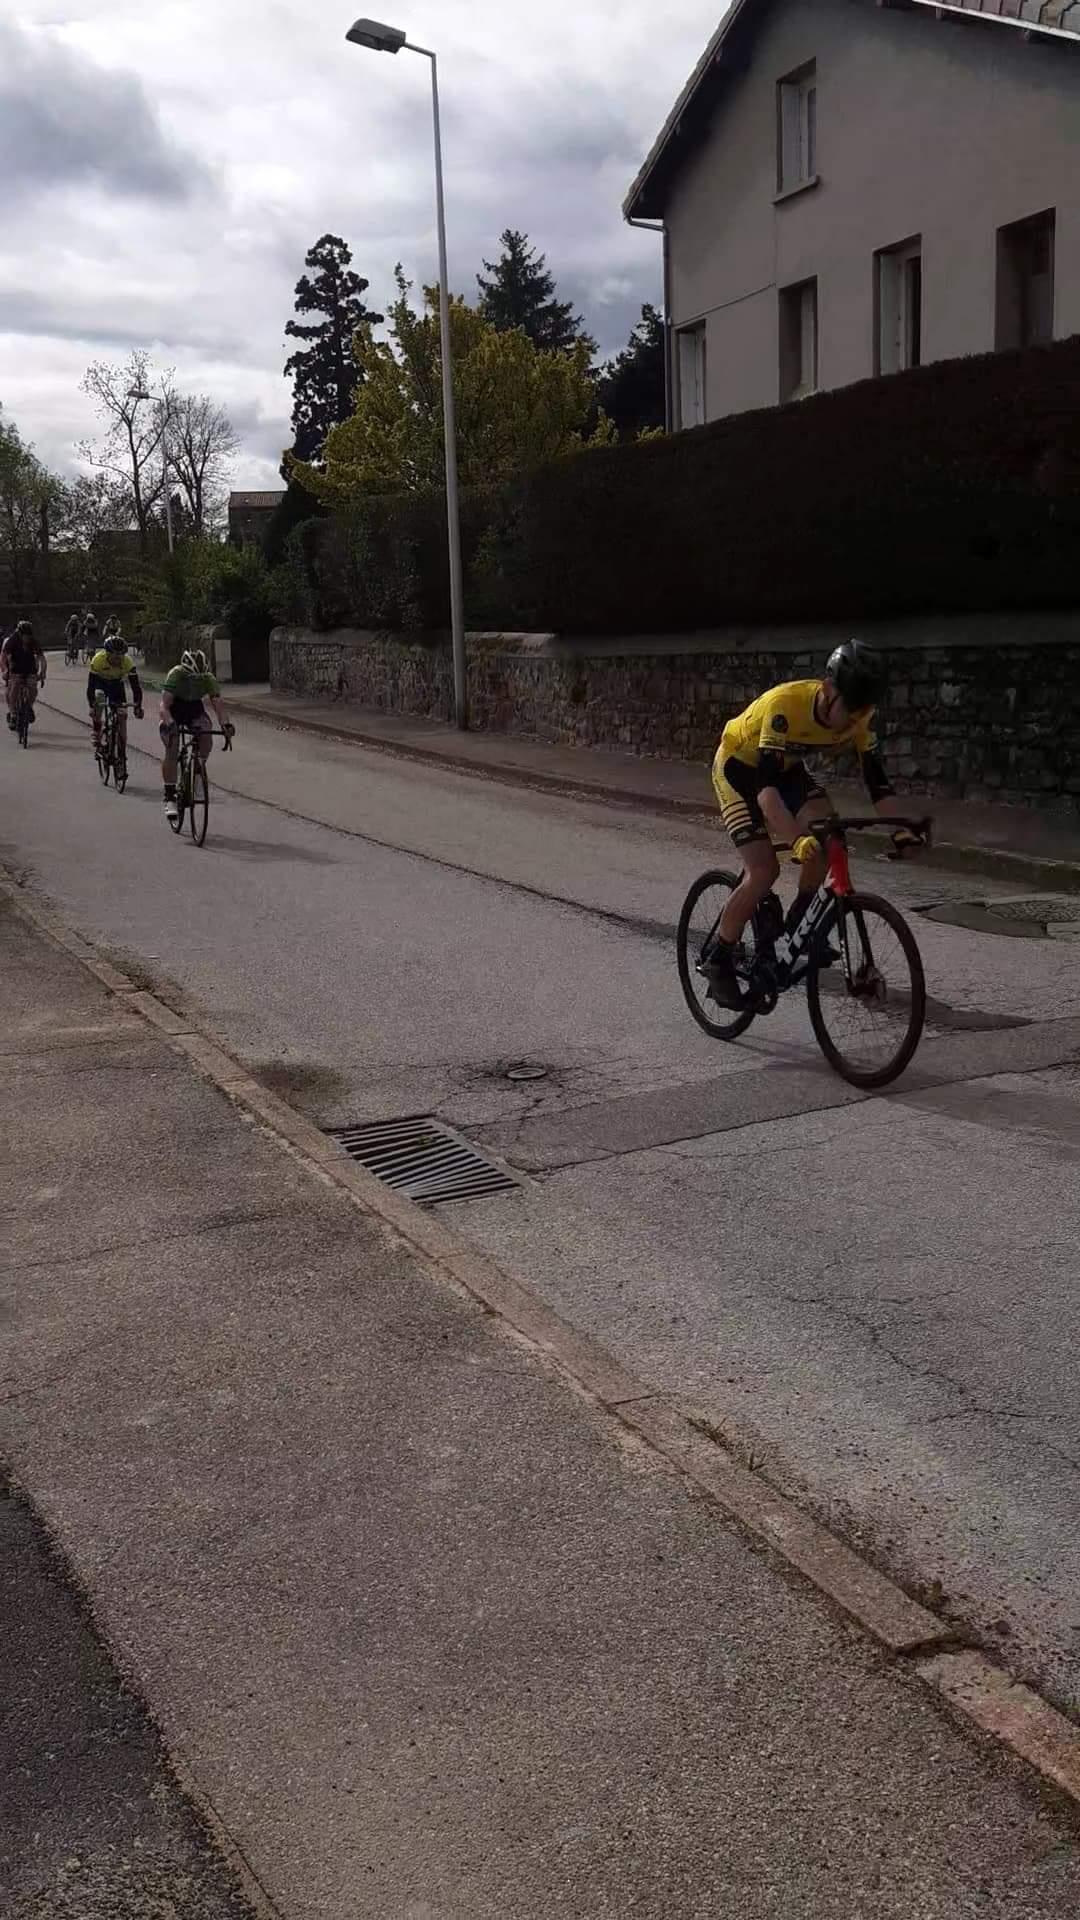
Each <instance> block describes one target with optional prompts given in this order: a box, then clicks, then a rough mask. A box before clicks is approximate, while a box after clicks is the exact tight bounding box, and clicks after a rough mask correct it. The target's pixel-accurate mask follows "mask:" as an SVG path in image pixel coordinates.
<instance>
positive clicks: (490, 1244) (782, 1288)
mask: <svg viewBox="0 0 1080 1920" xmlns="http://www.w3.org/2000/svg"><path fill="white" fill-rule="evenodd" d="M46 700H47V702H48V703H49V705H48V707H47V708H46V709H45V710H43V712H42V715H41V719H40V721H39V724H38V726H37V728H36V730H35V737H34V740H33V745H32V747H31V750H30V752H29V753H27V754H25V755H23V754H18V753H17V752H16V750H15V749H14V748H12V749H11V751H10V752H5V753H0V809H2V811H0V838H2V841H3V843H4V845H3V850H2V857H3V858H4V859H5V860H6V861H7V862H8V863H9V864H11V865H13V866H15V867H17V868H18V869H20V870H21V871H23V872H24V873H25V875H26V877H27V882H28V884H29V885H30V886H32V887H34V888H36V889H39V890H40V891H41V892H42V893H43V894H45V895H47V896H49V897H51V898H52V899H53V900H54V901H55V902H56V903H57V904H58V905H59V906H60V907H61V908H62V909H63V910H64V911H65V913H66V914H67V915H68V916H69V918H70V919H71V920H72V922H73V923H75V924H76V925H78V926H79V927H80V929H82V930H83V931H85V932H88V933H89V934H91V935H92V936H93V937H94V938H95V939H96V940H97V941H98V942H99V943H100V944H101V945H102V946H103V947H104V948H106V949H108V950H109V951H111V952H113V953H116V954H119V955H122V956H123V957H124V959H125V960H127V961H128V962H129V964H130V963H131V962H132V961H134V963H135V964H137V965H138V966H140V967H142V968H143V969H144V970H145V971H146V973H147V975H148V977H149V978H151V979H153V981H154V983H155V984H156V985H158V986H159V987H161V986H162V985H164V986H165V987H166V988H167V990H168V991H169V992H171V993H172V994H174V995H175V996H176V997H177V998H178V999H179V1000H181V1001H182V1002H183V1003H184V1004H186V1005H189V1006H191V1007H192V1008H193V1009H194V1010H196V1011H197V1012H198V1013H199V1015H200V1017H201V1018H202V1019H203V1020H204V1021H205V1022H206V1024H207V1025H208V1026H210V1027H211V1028H213V1029H214V1030H216V1031H217V1032H219V1033H220V1034H221V1035H222V1037H223V1038H224V1039H225V1041H226V1042H227V1043H228V1044H229V1045H230V1046H231V1047H232V1048H233V1049H234V1050H236V1051H237V1052H239V1053H240V1054H242V1055H243V1056H244V1057H245V1059H246V1060H248V1061H249V1062H250V1063H252V1064H253V1065H254V1066H255V1067H256V1068H257V1069H258V1070H259V1072H260V1073H262V1074H263V1075H264V1076H265V1078H266V1079H267V1080H268V1081H269V1082H270V1083H271V1084H273V1085H275V1086H276V1087H278V1088H279V1089H280V1090H284V1091H286V1092H289V1093H291V1095H292V1097H294V1098H295V1099H296V1100H297V1101H298V1103H299V1104H301V1105H303V1106H305V1107H306V1108H307V1110H309V1111H310V1112H312V1113H313V1114H314V1115H315V1116H316V1117H317V1118H318V1119H319V1120H320V1122H321V1123H322V1124H324V1125H334V1124H342V1123H344V1122H346V1121H353V1120H358V1119H367V1118H374V1117H381V1116H389V1115H394V1114H400V1113H409V1112H417V1111H425V1112H431V1111H435V1112H438V1113H440V1114H442V1115H444V1116H445V1117H447V1118H449V1119H451V1120H452V1121H454V1123H455V1124H457V1125H459V1126H462V1127H465V1128H466V1129H468V1131H469V1132H470V1133H471V1134H472V1136H473V1137H475V1138H478V1139H479V1138H483V1139H486V1140H487V1141H488V1142H489V1143H490V1144H492V1145H493V1146H495V1147H497V1148H498V1149H499V1150H500V1151H501V1152H502V1153H504V1154H505V1155H506V1156H507V1157H508V1158H510V1160H511V1161H513V1162H514V1163H516V1164H517V1165H518V1166H519V1167H520V1168H521V1169H522V1171H523V1173H524V1174H525V1175H526V1176H527V1177H526V1178H525V1179H524V1181H523V1185H522V1187H521V1189H520V1190H519V1191H518V1192H517V1193H514V1194H511V1195H503V1196H500V1197H499V1198H497V1199H493V1200H489V1201H484V1202H469V1203H466V1204H463V1205H461V1206H459V1207H457V1208H455V1209H454V1216H455V1221H456V1224H457V1226H458V1228H459V1230H460V1231H461V1232H462V1233H463V1234H465V1235H467V1236H470V1237H472V1238H473V1239H474V1240H476V1241H477V1242H478V1243H479V1244H481V1245H483V1246H484V1247H485V1248H486V1249H487V1250H489V1251H491V1252H493V1253H494V1254H496V1256H497V1257H498V1258H499V1259H500V1260H501V1261H502V1262H503V1263H504V1264H506V1265H508V1266H510V1267H511V1268H512V1269H513V1270H514V1271H515V1272H517V1273H518V1274H519V1275H520V1276H521V1277H522V1278H523V1279H525V1280H527V1281H528V1282H529V1283H530V1284H532V1285H533V1286H534V1287H535V1288H537V1290H538V1291H540V1292H542V1293H543V1294H544V1295H545V1296H546V1297H548V1298H549V1299H551V1300H552V1301H553V1302H554V1303H555V1304H556V1305H557V1306H558V1307H559V1309H560V1310H561V1311H562V1312H563V1313H564V1314H565V1315H566V1316H567V1317H568V1318H569V1319H571V1320H572V1321H574V1322H575V1324H578V1325H580V1326H583V1327H585V1328H587V1329H588V1330H589V1331H591V1332H593V1333H595V1334H597V1335H598V1336H599V1337H600V1338H602V1339H603V1340H604V1341H605V1342H606V1344H607V1345H608V1346H609V1347H610V1348H612V1349H613V1350H615V1351H616V1352H617V1353H618V1354H619V1355H620V1356H622V1357H623V1358H625V1359H626V1360H628V1361H629V1362H630V1363H631V1364H632V1366H633V1367H634V1369H635V1371H636V1372H637V1373H638V1374H639V1375H643V1376H644V1377H645V1378H646V1379H648V1380H649V1382H650V1384H651V1385H653V1386H654V1387H656V1388H658V1389H660V1390H662V1391H664V1392H666V1393H669V1394H671V1395H672V1396H673V1397H675V1398H677V1399H679V1400H680V1401H681V1402H683V1403H686V1404H688V1405H690V1406H691V1407H692V1408H693V1409H694V1411H695V1412H696V1413H697V1414H698V1415H699V1417H700V1418H701V1419H702V1420H703V1421H705V1422H706V1423H707V1424H709V1425H710V1426H712V1427H713V1428H715V1429H716V1430H717V1431H718V1432H720V1433H722V1434H723V1436H724V1437H725V1438H726V1439H727V1441H728V1442H729V1443H730V1444H732V1445H733V1446H735V1447H736V1448H737V1449H738V1450H740V1451H741V1452H742V1453H743V1454H744V1455H747V1456H749V1457H752V1458H753V1459H754V1460H755V1461H757V1462H760V1464H761V1466H762V1468H763V1470H764V1471H765V1472H767V1473H768V1474H769V1476H770V1477H772V1478H774V1479H775V1480H776V1481H777V1482H778V1483H779V1484H782V1485H784V1486H785V1487H788V1488H790V1489H793V1490H795V1491H796V1492H798V1494H799V1495H800V1497H801V1498H803V1499H804V1500H805V1501H806V1502H807V1503H808V1504H810V1505H811V1506H813V1507H814V1509H815V1510H816V1511H818V1512H819V1513H822V1514H824V1515H825V1516H826V1517H827V1518H828V1519H829V1520H830V1521H831V1522H832V1524H833V1525H835V1526H837V1527H838V1528H839V1529H840V1530H841V1531H843V1532H844V1533H845V1534H846V1535H847V1536H848V1537H851V1538H854V1539H855V1540H857V1541H858V1542H860V1543H861V1544H862V1545H864V1546H865V1548H866V1549H867V1551H868V1552H870V1553H871V1554H872V1555H873V1556H874V1557H875V1558H877V1559H878V1560H879V1561H880V1562H881V1563H883V1564H884V1565H886V1566H887V1567H888V1568H889V1569H890V1570H891V1571H893V1572H895V1573H897V1574H898V1575H899V1576H900V1577H902V1578H903V1579H904V1580H905V1581H907V1582H908V1584H910V1585H911V1586H913V1587H915V1588H917V1589H918V1590H919V1591H920V1593H922V1594H924V1595H925V1596H926V1597H928V1598H930V1599H931V1600H932V1601H933V1603H934V1604H935V1605H937V1606H938V1607H940V1608H941V1609H942V1610H943V1611H945V1612H946V1613H948V1614H950V1616H951V1617H952V1618H954V1619H955V1620H956V1622H957V1625H958V1626H959V1627H961V1628H962V1629H964V1630H965V1631H970V1632H973V1633H975V1634H977V1635H980V1636H982V1637H984V1638H985V1639H986V1640H987V1641H988V1642H989V1643H990V1644H991V1645H994V1646H995V1647H998V1648H999V1649H1000V1650H1001V1652H1002V1655H1003V1657H1004V1658H1005V1659H1006V1660H1007V1661H1008V1662H1009V1663H1010V1664H1011V1665H1012V1666H1013V1667H1014V1669H1015V1670H1016V1671H1017V1672H1019V1673H1021V1674H1022V1675H1023V1676H1024V1677H1025V1678H1029V1679H1032V1680H1034V1681H1035V1682H1036V1683H1038V1684H1040V1685H1041V1686H1043V1687H1044V1688H1045V1689H1046V1690H1047V1691H1048V1692H1050V1693H1051V1694H1052V1696H1053V1697H1055V1698H1056V1699H1058V1700H1059V1701H1061V1702H1063V1703H1064V1704H1066V1705H1068V1706H1069V1707H1071V1708H1073V1709H1074V1710H1076V1709H1077V1708H1078V1707H1080V1601H1078V1599H1077V1596H1078V1594H1080V1541H1078V1530H1077V1528H1076V1524H1075V1515H1076V1509H1077V1492H1078V1485H1080V1416H1078V1413H1077V1408H1076V1400H1075V1393H1074V1392H1073V1391H1072V1390H1071V1386H1072V1382H1071V1366H1070V1355H1071V1354H1072V1353H1073V1352H1074V1351H1075V1348H1076V1341H1077V1333H1078V1325H1077V1322H1078V1318H1080V1309H1078V1306H1077V1301H1076V1289H1075V1285H1074V1274H1075V1248H1076V1245H1077V1242H1078V1231H1077V1229H1078V1224H1080V1223H1078V1218H1077V1216H1078V1213H1080V1198H1078V1195H1080V1182H1078V1180H1077V1160H1078V1154H1080V1070H1078V1067H1077V1062H1078V1061H1080V947H1078V946H1077V945H1076V944H1075V943H1070V942H1068V941H1065V940H1062V941H1058V940H1026V939H1017V940H1005V939H1001V938H997V937H995V936H993V935H990V934H986V933H984V932H978V931H973V930H968V929H961V928H956V927H951V926H948V925H944V924H941V923H938V922H932V921H929V920H927V919H925V918H923V917H921V916H920V917H917V921H916V924H917V927H918V933H919V940H920V944H921V946H922V950H923V954H924V959H925V962H926V967H927V973H928V980H929V986H930V991H931V995H932V997H933V1014H932V1022H931V1027H930V1030H929V1033H928V1037H927V1039H926V1041H925V1042H924V1045H923V1048H922V1049H921V1051H920V1055H919V1057H918V1059H917V1061H916V1064H915V1067H914V1068H913V1069H912V1071H911V1072H910V1073H909V1075H908V1076H907V1077H906V1079H905V1080H904V1082H903V1083H902V1085H901V1086H900V1087H899V1088H898V1089H897V1090H895V1091H893V1092H892V1093H890V1094H889V1095H887V1096H885V1097H882V1098H877V1099H865V1098H859V1097H857V1096H853V1095H852V1093H851V1090H850V1089H847V1088H845V1087H844V1086H843V1085H842V1084H841V1083H840V1082H839V1081H837V1080H836V1079H835V1078H834V1076H832V1075H831V1074H830V1073H829V1071H828V1069H827V1068H826V1067H825V1065H824V1063H823V1062H822V1060H821V1058H820V1056H819V1055H818V1053H817V1051H816V1048H815V1047H814V1044H813V1041H812V1038H811V1036H810V1033H809V1029H808V1025H807V1022H806V1014H805V1006H804V1005H803V1004H802V1003H801V1001H800V1000H799V998H798V997H797V996H794V995H793V996H790V997H789V999H788V1000H787V1001H785V1002H783V1003H782V1004H781V1007H780V1009H779V1011H778V1012H777V1014H776V1015H774V1016H773V1018H772V1019H771V1020H770V1021H768V1022H764V1023H760V1025H759V1026H758V1027H756V1028H755V1029H753V1030H752V1031H751V1033H750V1035H748V1036H747V1038H746V1039H745V1040H744V1041H743V1042H741V1043H740V1044H739V1045H738V1046H737V1047H733V1048H728V1049H725V1048H718V1047H717V1046H715V1045H714V1044H712V1043H710V1042H709V1041H708V1039H707V1038H706V1037H705V1036H704V1035H703V1034H701V1033H700V1032H699V1031H698V1030H697V1029H696V1028H695V1026H694V1025H693V1023H692V1022H691V1021H690V1019H689V1017H688V1015H687V1013H686V1011H685V1009H684V1007H683V1005H682V1001H681V997H680V995H679V990H678V983H677V980H676V978H675V973H674V968H673V965H672V954H671V929H672V926H673V923H674V920H675V917H676V915H677V912H678V907H679V903H680V901H681V898H682V894H683V892H684V890H685V887H686V885H687V884H688V882H689V880H690V879H691V878H692V877H693V876H694V874H695V873H697V872H698V871H699V870H700V869H701V867H702V866H703V865H706V864H713V863H714V862H715V861H716V860H717V858H718V856H719V857H720V859H721V860H722V861H723V860H726V855H725V853H724V850H723V843H722V841H721V840H720V839H719V837H718V836H717V835H716V834H714V833H712V832H710V831H709V829H708V828H707V827H703V826H701V825H699V824H697V823H693V822H690V823H682V822H673V821H671V820H668V819H659V818H651V817H649V816H646V815H631V814H628V813H627V812H625V811H623V810H621V809H614V808H606V807H604V806H601V805H597V804H593V803H589V802H583V801H580V800H573V799H561V798H557V797H553V796H551V795H549V794H545V795H540V794H535V793H532V792H529V791H525V790H521V789H517V788H508V787H503V786H499V785H497V784H494V783H490V782H487V781H480V780H474V779H471V778H464V777H461V776H459V775H456V774H453V773H444V772H439V771H435V770H432V769H427V768H423V767H419V766H417V765H415V764H408V763H403V762H395V761H394V760H392V759H390V758H388V757H386V756H384V755H381V754H376V753H365V752H363V751H360V750H357V749H356V748H353V747H350V746H347V745H336V744H334V743H328V742H322V741H318V740H314V739H311V738H310V737H306V736H303V735H299V734H289V733H287V732H282V731H278V730H275V729H273V728H270V727H266V726H262V725H259V724H249V725H247V726H245V727H243V728H242V729H241V731H240V733H239V734H238V737H237V750H236V753H235V755H234V756H232V757H231V758H230V759H229V760H228V761H227V762H226V761H224V760H222V759H221V758H220V756H216V757H215V762H214V767H213V772H214V779H215V797H214V810H213V815H212V819H211V827H210V840H209V841H208V844H207V846H206V848H204V849H203V850H202V851H201V852H200V851H198V850H196V849H195V848H193V847H192V846H190V845H189V844H188V843H187V842H186V841H185V842H177V841H175V840H174V839H173V838H172V836H171V835H170V834H169V833H168V830H167V828H166V826H165V823H164V821H163V819H162V818H161V805H160V791H159V786H158V777H157V774H156V770H155V768H154V767H153V765H152V762H151V760H150V759H149V758H142V757H140V756H138V755H133V780H132V784H131V785H130V787H129V789H128V792H127V794H126V795H124V796H123V797H122V798H118V797H116V796H114V795H113V794H112V793H105V792H102V790H101V789H100V787H99V785H98V783H97V780H96V775H95V772H94V768H93V763H92V760H91V757H90V753H89V747H88V742H87V736H86V733H85V731H84V730H83V728H82V727H81V726H80V725H79V724H78V723H77V717H81V716H82V715H83V714H84V713H85V707H84V704H83V700H82V676H81V675H76V674H73V673H68V674H65V672H64V670H63V668H62V667H60V666H59V665H58V664H54V668H53V671H52V673H51V675H50V680H49V686H48V689H47V693H46ZM57 709H63V710H65V711H64V712H61V711H57ZM150 713H151V718H148V720H147V721H146V722H144V723H143V732H142V735H141V738H142V739H143V741H144V742H145V744H146V746H147V747H150V746H151V745H156V741H155V736H154V728H153V720H152V714H153V707H152V706H151V709H150ZM65 714H66V715H70V716H72V717H70V718H69V717H65ZM139 740H140V730H139V728H138V727H137V726H136V725H135V724H134V723H133V725H132V743H133V746H135V745H138V743H139ZM858 872H861V873H862V874H863V876H864V878H865V879H866V881H867V882H868V883H869V884H872V885H873V886H874V887H875V888H877V889H879V890H881V891H886V892H888V893H890V894H891V896H892V897H893V898H895V899H896V900H897V902H898V903H899V904H901V905H904V906H906V907H907V908H908V909H909V910H915V909H917V908H919V907H926V906H932V905H934V904H940V903H943V902H958V901H964V900H972V899H977V898H1001V897H1004V896H1006V895H1008V894H1010V893H1013V892H1015V890H1016V889H1015V887H1009V886H1004V885H1000V884H998V885H995V884H993V883H990V882H986V883H979V882H976V881H973V880H972V879H970V878H968V877H964V878H959V877H955V876H942V875H940V874H937V873H933V872H932V871H930V870H928V869H919V868H916V867H905V868H903V869H900V870H898V869H895V868H893V867H887V866H884V865H883V864H880V863H878V862H876V861H869V862H865V863H863V864H862V866H861V867H859V868H857V873H858ZM523 1059H525V1060H529V1061H534V1062H537V1063H539V1064H540V1065H542V1066H543V1067H544V1068H546V1070H547V1077H546V1078H545V1079H544V1080H543V1081H541V1082H538V1083H535V1084H533V1085H530V1086H526V1087H524V1088H523V1087H522V1086H520V1085H518V1084H516V1083H513V1082H510V1081H508V1080H507V1079H506V1077H505V1075H506V1069H507V1067H508V1066H509V1065H511V1064H512V1063H514V1062H517V1061H520V1060H523ZM118 1123H119V1124H120V1125H121V1126H122V1116H118Z"/></svg>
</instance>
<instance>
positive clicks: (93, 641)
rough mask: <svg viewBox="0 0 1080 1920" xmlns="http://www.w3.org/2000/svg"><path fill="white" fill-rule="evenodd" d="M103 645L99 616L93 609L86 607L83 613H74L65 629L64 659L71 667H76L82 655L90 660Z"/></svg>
mask: <svg viewBox="0 0 1080 1920" xmlns="http://www.w3.org/2000/svg"><path fill="white" fill-rule="evenodd" d="M100 644H101V637H100V634H99V632H98V623H97V615H96V613H95V612H94V609H93V607H84V608H83V610H82V612H81V613H78V612H76V613H73V614H72V616H71V618H70V620H69V621H68V623H67V626H66V627H65V628H64V658H65V660H66V661H67V663H68V665H69V666H74V665H75V663H76V662H77V660H78V658H79V654H80V653H81V654H82V656H83V658H84V660H89V659H91V658H92V656H93V655H94V654H95V653H96V652H97V650H98V647H99V646H100Z"/></svg>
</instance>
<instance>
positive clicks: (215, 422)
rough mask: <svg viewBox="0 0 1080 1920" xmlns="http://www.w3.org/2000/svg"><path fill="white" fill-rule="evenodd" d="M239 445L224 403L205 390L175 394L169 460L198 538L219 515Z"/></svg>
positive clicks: (172, 406) (169, 432)
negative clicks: (233, 457)
mask: <svg viewBox="0 0 1080 1920" xmlns="http://www.w3.org/2000/svg"><path fill="white" fill-rule="evenodd" d="M239 445H240V441H239V439H238V437H237V433H236V429H235V428H234V426H233V424H232V421H231V420H230V419H229V416H228V414H227V413H226V412H225V409H224V407H219V406H217V405H216V403H215V402H214V401H213V400H211V399H209V398H208V396H207V395H206V394H204V393H187V394H180V395H178V396H176V397H174V399H173V400H172V403H171V407H170V418H169V429H168V449H169V461H170V465H171V466H172V470H173V472H174V473H175V475H176V478H177V481H178V482H179V485H180V490H181V492H182V494H183V496H184V504H185V506H186V508H187V514H188V519H189V522H190V525H191V530H192V532H193V533H194V535H195V537H196V538H197V539H198V538H200V537H201V536H202V535H203V534H204V533H207V532H208V531H209V530H210V529H211V527H212V526H213V525H214V524H215V523H216V521H217V520H218V519H219V517H220V511H221V504H222V498H223V495H224V492H225V486H226V480H227V477H228V465H229V461H230V460H231V459H232V456H233V454H234V453H236V451H237V450H238V448H239Z"/></svg>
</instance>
